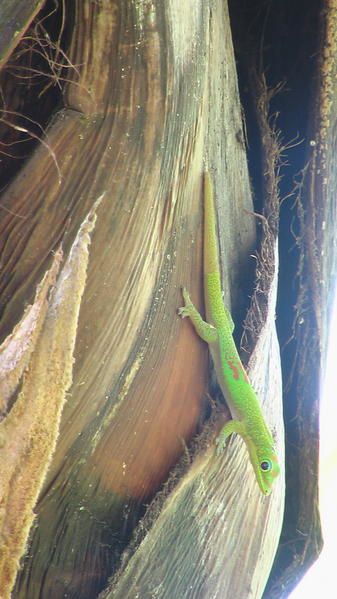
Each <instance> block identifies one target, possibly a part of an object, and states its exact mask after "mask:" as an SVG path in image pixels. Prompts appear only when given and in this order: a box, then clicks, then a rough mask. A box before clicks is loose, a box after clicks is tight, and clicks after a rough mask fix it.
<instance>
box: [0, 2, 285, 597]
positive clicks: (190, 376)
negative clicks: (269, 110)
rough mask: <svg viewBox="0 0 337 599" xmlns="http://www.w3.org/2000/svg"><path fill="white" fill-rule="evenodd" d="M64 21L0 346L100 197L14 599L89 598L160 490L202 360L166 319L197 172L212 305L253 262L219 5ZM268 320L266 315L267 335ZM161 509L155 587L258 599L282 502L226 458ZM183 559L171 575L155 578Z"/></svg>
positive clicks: (236, 450)
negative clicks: (208, 195)
mask: <svg viewBox="0 0 337 599" xmlns="http://www.w3.org/2000/svg"><path fill="white" fill-rule="evenodd" d="M74 6H75V7H76V10H75V12H74V15H73V18H74V30H73V33H72V43H71V48H70V50H69V56H70V59H71V61H72V62H73V63H74V64H78V65H82V66H81V68H80V74H81V75H80V79H76V82H71V81H70V82H69V83H68V84H67V86H66V88H65V90H64V108H63V109H62V110H61V111H59V112H58V113H57V114H56V115H55V117H54V119H53V121H52V122H51V124H50V126H49V129H48V132H47V137H46V141H47V143H48V145H49V146H50V148H52V151H53V153H54V155H55V159H56V162H55V160H54V159H53V156H52V155H51V153H50V152H48V151H47V149H46V148H45V147H39V148H38V149H37V150H36V151H35V153H34V155H33V156H32V157H31V158H30V160H29V162H27V164H26V166H25V167H24V168H23V169H22V171H21V172H20V173H19V175H18V176H17V178H16V179H15V181H14V182H13V183H12V185H11V186H10V187H9V188H8V189H7V190H6V193H5V194H4V196H3V197H2V199H1V201H2V204H3V205H4V206H5V207H6V208H8V209H10V210H11V212H14V213H17V214H19V215H20V217H21V218H15V216H13V214H10V213H8V212H6V213H4V218H3V219H2V221H1V223H0V227H1V230H0V243H1V247H0V251H1V257H2V264H3V270H2V276H1V279H0V293H1V296H0V297H1V301H2V310H3V318H2V321H1V323H0V326H1V335H2V336H4V335H5V334H8V333H9V332H10V331H11V330H12V328H13V327H14V326H15V324H16V322H17V320H18V316H19V315H21V314H22V311H23V306H24V303H25V301H27V298H28V299H29V298H30V297H31V295H32V293H33V289H34V286H35V285H36V283H37V281H38V280H39V278H40V277H41V274H42V273H43V272H44V271H45V269H46V267H47V265H48V264H49V262H50V252H51V251H52V250H53V248H55V247H56V245H57V244H58V243H59V240H60V239H61V238H62V239H64V245H65V248H69V246H70V245H71V242H72V240H73V238H74V235H75V232H76V229H77V227H78V224H79V223H80V222H81V220H83V217H84V215H85V214H86V212H87V211H88V208H89V207H90V206H91V204H92V202H93V199H94V198H96V197H98V196H99V195H100V194H102V193H103V192H105V199H104V216H103V217H101V218H99V220H98V222H97V227H96V231H95V239H94V243H93V245H92V249H91V258H90V266H89V272H88V281H87V286H86V291H85V295H84V297H83V301H82V306H81V312H80V320H79V329H78V335H77V343H76V349H75V358H76V360H75V365H74V377H73V386H72V390H71V397H70V398H69V401H68V402H67V404H66V406H65V409H64V412H63V417H62V422H61V430H60V436H59V439H58V444H57V448H56V453H55V455H54V459H53V462H52V464H51V467H50V470H49V475H48V478H47V480H46V482H45V486H44V490H43V491H42V493H41V495H40V498H39V502H38V505H37V508H36V510H37V526H36V529H35V531H34V533H33V535H32V541H31V545H30V548H29V552H28V555H27V559H26V561H25V564H24V567H23V570H22V572H20V575H19V578H18V581H17V587H16V591H15V595H14V596H15V597H16V598H22V599H23V598H25V599H36V597H38V596H41V597H44V596H48V597H50V598H51V599H56V598H61V597H63V596H64V595H65V594H66V595H67V597H71V598H74V599H75V597H81V599H85V598H86V597H88V598H90V599H92V598H93V597H95V596H97V595H98V593H99V591H100V590H102V588H103V587H104V586H105V584H106V581H107V578H108V576H109V575H110V574H111V573H112V572H113V571H114V569H115V568H116V567H117V566H118V564H119V558H120V555H121V552H122V550H123V548H124V546H125V544H126V543H127V541H128V540H129V537H130V532H131V530H132V528H133V519H136V518H137V516H138V512H139V505H140V504H141V502H143V501H149V499H150V498H151V497H152V496H153V495H154V494H155V492H156V491H157V490H158V488H159V487H160V485H161V483H162V482H163V481H165V480H166V478H167V475H168V473H169V471H170V469H171V468H172V466H173V465H174V464H175V462H176V461H177V459H178V458H179V456H180V455H181V454H182V453H183V452H184V443H185V441H186V442H188V441H189V440H190V439H191V437H192V436H193V434H194V433H195V431H196V428H197V423H198V419H199V417H200V414H201V412H202V407H203V393H204V390H205V387H206V379H207V350H206V348H205V347H204V346H203V344H202V343H201V342H199V341H198V340H197V339H196V338H195V336H194V334H193V331H192V330H191V328H190V327H189V326H185V323H181V322H180V320H179V319H178V318H177V314H176V310H177V308H178V307H179V305H180V304H181V297H180V287H181V285H183V284H184V285H186V287H188V288H189V289H190V291H191V294H193V297H194V298H196V297H199V305H202V299H201V298H202V289H201V281H202V258H201V256H202V238H201V237H202V236H201V227H200V224H201V212H202V210H201V208H202V202H201V196H200V193H201V183H202V172H203V170H204V160H206V161H207V163H208V165H209V168H211V170H212V172H213V174H214V181H215V190H216V195H217V202H218V208H219V223H220V229H221V231H222V234H221V240H220V243H221V255H222V269H223V280H224V288H225V297H226V301H227V303H228V305H229V304H230V303H231V300H232V302H233V304H234V305H235V304H236V302H237V301H238V297H239V285H241V283H242V281H243V280H244V279H245V276H246V273H247V271H248V268H247V264H248V256H249V254H250V252H251V249H252V248H253V247H254V243H255V226H254V219H252V217H251V216H249V215H246V214H245V213H244V211H243V209H244V208H245V207H246V208H248V209H251V199H250V190H249V178H248V171H247V164H246V160H245V148H244V146H243V144H242V142H241V141H240V139H242V135H240V133H242V122H241V110H240V103H239V99H238V89H237V80H236V73H235V61H234V56H233V49H232V44H231V35H230V25H229V18H228V13H227V8H226V4H224V3H223V2H222V1H220V0H215V1H214V2H211V3H210V4H208V3H205V2H201V1H198V2H196V1H195V0H193V1H192V0H188V2H184V3H182V2H181V1H178V0H172V1H171V2H170V3H165V5H164V3H162V2H160V1H159V0H158V1H156V2H145V1H144V2H139V1H138V0H137V1H136V0H130V1H128V2H124V1H120V2H118V1H112V0H103V1H102V2H99V3H93V2H89V1H83V0H82V1H78V2H76V3H74ZM70 77H71V76H70ZM60 174H61V177H60ZM273 310H274V304H273V302H272V301H271V303H270V314H271V315H272V317H273V316H274V312H273ZM270 322H271V321H270ZM268 326H269V325H268ZM273 335H274V329H273V326H272V327H271V329H270V330H269V329H268V332H267V333H266V339H267V340H268V341H267V342H266V343H267V348H269V347H272V351H271V350H269V349H268V352H269V351H271V354H269V353H267V357H268V356H269V357H270V356H271V359H272V361H273V366H274V361H275V369H276V373H278V372H279V370H278V369H279V363H278V356H277V351H276V349H275V347H276V346H275V345H274V343H275V338H274V336H273ZM271 339H272V340H273V343H272V344H271V341H270V340H271ZM269 344H271V345H269ZM263 352H265V349H263ZM261 371H262V375H261V376H263V377H265V376H266V373H265V370H264V366H263V367H261ZM251 374H253V380H254V376H255V378H256V380H257V374H256V373H255V375H254V373H253V371H252V373H251ZM268 381H269V379H268ZM277 383H279V379H278V377H277ZM268 384H269V382H267V385H268ZM262 395H264V392H263V393H262ZM270 397H272V398H273V405H274V408H273V409H272V415H271V422H275V423H277V424H275V426H277V427H281V425H280V408H279V406H280V388H278V391H277V392H276V389H274V387H273V391H272V393H271V394H270ZM275 398H276V399H275ZM274 402H275V404H274ZM280 430H281V429H280ZM215 434H216V430H214V435H215ZM248 503H249V506H250V509H249V510H247V505H248ZM168 505H169V509H165V510H164V512H163V515H162V516H161V518H164V520H163V522H164V523H165V524H164V525H163V526H162V525H161V524H160V523H159V525H158V529H157V525H156V527H155V528H154V529H153V530H154V531H155V529H156V530H157V533H156V534H157V539H158V540H159V539H162V538H164V537H165V534H166V533H165V530H166V531H167V530H168V529H167V528H165V526H169V527H170V530H171V533H170V534H174V535H175V534H177V535H178V534H179V539H181V543H180V542H179V543H168V541H169V540H170V538H172V537H170V536H167V540H166V542H167V545H166V550H167V551H168V554H167V556H166V557H167V561H166V562H165V563H166V564H168V563H169V562H170V567H168V569H167V572H166V574H165V573H164V571H163V570H162V569H161V570H160V572H161V574H162V575H163V576H164V574H165V576H166V575H167V576H168V577H169V578H172V577H173V579H172V581H171V584H172V585H173V586H174V580H175V581H176V583H177V581H178V580H180V578H181V574H183V578H184V579H185V580H186V582H187V581H190V580H192V579H193V578H196V577H197V576H198V564H199V566H200V564H201V563H203V568H202V571H201V572H200V576H201V577H202V578H203V579H204V577H205V576H206V575H208V574H209V576H210V578H209V580H208V581H206V580H204V582H203V583H202V584H199V583H198V584H197V589H198V594H197V595H196V596H198V597H207V596H209V595H208V591H209V589H210V588H214V589H215V590H216V589H217V592H218V593H220V589H221V588H222V587H223V579H224V577H226V578H227V580H228V582H227V583H226V584H227V585H229V586H228V588H229V587H230V588H231V589H232V592H233V596H235V597H238V598H239V597H240V596H242V597H245V599H246V597H248V596H249V597H253V596H254V597H257V596H259V593H260V592H261V590H262V589H263V586H264V584H265V581H266V578H267V576H268V569H269V568H270V564H271V561H272V559H273V555H274V552H275V549H276V546H277V541H278V531H279V527H280V521H281V517H282V516H281V512H282V484H280V487H279V491H278V492H277V493H275V494H274V496H273V497H272V499H271V500H270V502H269V503H265V500H263V499H262V498H261V497H260V495H259V492H258V489H257V488H256V483H255V480H254V475H253V473H252V472H250V469H249V465H248V462H247V461H246V455H245V451H244V449H243V448H242V447H241V446H240V441H238V440H235V441H234V442H233V443H231V449H230V450H229V452H228V455H226V459H225V460H224V461H223V462H221V461H220V462H219V460H215V458H214V456H213V449H212V448H210V449H209V450H208V451H206V453H205V454H204V455H202V456H201V457H200V458H199V460H198V462H197V463H196V464H195V465H193V467H192V469H191V472H189V473H188V475H187V478H186V480H183V481H182V482H181V484H180V486H179V487H178V488H177V490H176V491H175V493H174V495H172V497H171V498H169V499H168ZM208 505H209V506H210V507H209V508H208ZM208 509H209V513H208V516H207V515H205V514H206V512H207V511H208ZM184 518H185V519H186V523H185V525H184V526H182V522H183V520H184ZM243 524H245V525H243ZM228 527H229V529H230V530H232V535H229V534H228V531H227V528H228ZM179 531H180V532H179ZM183 531H184V532H185V537H184V538H182V537H181V533H182V532H183ZM213 531H214V532H215V533H216V534H214V533H213ZM163 533H165V534H164V537H163ZM151 534H153V533H150V535H149V541H148V542H149V543H150V545H148V546H150V547H151V551H150V552H149V554H148V555H147V554H146V552H145V554H142V555H143V556H144V564H145V558H146V559H147V561H146V563H147V567H148V572H149V573H150V572H151V568H152V565H151V560H149V558H150V556H153V555H154V554H153V551H154V549H155V547H156V543H155V542H154V541H153V538H152V536H151ZM177 538H178V537H177ZM208 538H209V539H210V540H212V543H209V544H208V545H207V542H206V540H207V539H208ZM189 540H190V541H189ZM234 541H235V547H236V550H235V553H233V542H234ZM250 542H252V545H249V543H250ZM248 545H249V550H248V549H247V547H248ZM191 547H193V552H195V553H193V552H191V550H190V549H191ZM204 550H205V551H206V553H204V554H203V551H204ZM176 551H177V552H178V553H176ZM182 551H183V553H184V561H182V562H181V568H182V569H181V571H180V573H179V568H178V570H174V569H172V565H173V564H175V563H177V562H176V560H177V559H178V556H180V555H181V552H182ZM196 555H197V556H199V557H198V559H199V562H198V563H197V562H196V561H195V559H194V556H196ZM238 555H239V556H240V558H239V559H238V558H237V556H238ZM243 556H244V559H245V560H246V561H245V563H246V566H247V569H246V571H245V574H246V576H245V577H243V576H242V568H241V566H240V564H241V558H243ZM262 556H263V557H262ZM135 559H137V558H136V557H135ZM204 560H206V561H204ZM137 563H139V562H137ZM132 564H135V562H134V561H133V562H132ZM196 564H197V565H196ZM153 565H154V563H153ZM133 567H134V565H132V568H133ZM142 567H143V566H142ZM139 572H140V571H139ZM139 575H141V574H139ZM121 580H122V579H121ZM121 584H124V583H122V582H121ZM179 584H183V582H181V583H179ZM173 586H171V587H170V588H173ZM120 588H122V587H120ZM144 588H145V587H144ZM146 588H147V587H146ZM180 588H181V590H182V592H187V590H186V589H187V587H186V589H185V591H184V590H183V587H180ZM163 589H164V587H163ZM242 589H244V590H242ZM247 589H251V590H250V591H249V593H250V594H247ZM240 593H241V595H240ZM242 593H243V594H242ZM121 596H122V595H121ZM143 596H145V595H143ZM159 596H162V597H164V596H165V594H164V591H162V594H159ZM166 596H168V595H166ZM181 596H184V595H183V594H182V595H181ZM214 596H216V595H214ZM218 596H219V597H220V596H221V595H218ZM222 596H223V595H222ZM124 597H125V594H124Z"/></svg>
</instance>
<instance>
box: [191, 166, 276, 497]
mask: <svg viewBox="0 0 337 599" xmlns="http://www.w3.org/2000/svg"><path fill="white" fill-rule="evenodd" d="M216 227H217V224H216V215H215V208H214V199H213V188H212V182H211V178H210V175H209V173H208V172H205V174H204V250H203V253H204V295H205V306H206V316H207V321H208V322H205V321H204V320H203V319H202V317H201V315H200V314H199V312H198V311H197V309H196V308H195V307H194V305H193V304H192V302H191V299H190V296H189V294H188V292H187V291H186V289H185V288H184V289H183V290H182V293H183V297H184V301H185V306H183V307H182V308H180V309H179V315H180V316H181V317H182V318H184V317H185V316H188V317H189V318H190V319H191V321H192V324H193V326H194V328H195V330H196V332H197V334H198V335H199V337H201V339H203V340H204V341H206V343H208V345H209V348H210V352H211V356H212V358H213V362H214V368H215V372H216V375H217V379H218V382H219V384H220V387H221V390H222V392H223V394H224V396H225V398H226V400H227V404H228V406H229V409H230V412H231V415H232V418H233V420H230V421H229V422H227V423H226V424H225V426H224V427H223V429H222V430H221V432H220V435H219V437H218V438H217V440H216V443H217V454H218V455H219V454H220V453H221V452H222V451H223V449H224V447H225V444H226V439H227V438H228V437H229V436H230V435H231V434H232V433H237V434H238V435H241V437H242V438H243V440H244V441H245V443H246V446H247V449H248V452H249V457H250V461H251V463H252V466H253V468H254V472H255V476H256V480H257V482H258V485H259V487H260V489H261V491H262V493H263V494H264V495H269V493H270V492H271V488H272V484H273V482H274V480H275V478H276V477H277V476H278V474H279V472H280V467H279V464H278V460H277V455H276V453H275V449H274V441H273V437H272V435H271V433H270V431H269V429H268V426H267V424H266V422H265V419H264V416H263V413H262V410H261V406H260V403H259V400H258V398H257V396H256V393H255V391H254V389H253V388H252V386H251V384H250V382H249V380H248V376H247V374H246V372H245V369H244V367H243V365H242V363H241V360H240V358H239V354H238V352H237V349H236V346H235V343H234V339H233V336H232V333H233V329H234V323H233V320H232V317H231V315H230V312H229V310H227V308H226V307H225V306H224V304H223V299H222V292H221V278H220V266H219V255H218V239H217V233H216Z"/></svg>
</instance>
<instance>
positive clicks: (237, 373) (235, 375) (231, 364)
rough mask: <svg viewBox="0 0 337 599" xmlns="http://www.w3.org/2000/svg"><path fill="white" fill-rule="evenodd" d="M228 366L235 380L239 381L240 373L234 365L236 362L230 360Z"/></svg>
mask: <svg viewBox="0 0 337 599" xmlns="http://www.w3.org/2000/svg"><path fill="white" fill-rule="evenodd" d="M228 366H229V368H230V369H231V371H232V373H233V378H235V380H236V381H238V380H239V378H240V373H239V370H238V368H237V366H236V365H235V364H234V362H233V361H232V360H228Z"/></svg>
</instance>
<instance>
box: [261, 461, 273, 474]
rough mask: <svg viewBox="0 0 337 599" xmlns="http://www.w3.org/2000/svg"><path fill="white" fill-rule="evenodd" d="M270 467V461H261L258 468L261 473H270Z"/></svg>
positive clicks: (271, 465)
mask: <svg viewBox="0 0 337 599" xmlns="http://www.w3.org/2000/svg"><path fill="white" fill-rule="evenodd" d="M272 467H273V464H272V463H271V461H270V460H263V462H261V463H260V468H261V470H262V471H263V472H270V471H271V469H272Z"/></svg>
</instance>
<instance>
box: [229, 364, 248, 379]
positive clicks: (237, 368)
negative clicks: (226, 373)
mask: <svg viewBox="0 0 337 599" xmlns="http://www.w3.org/2000/svg"><path fill="white" fill-rule="evenodd" d="M227 364H228V366H229V368H230V369H231V371H232V373H233V378H234V379H235V380H236V381H238V380H239V379H240V372H241V373H242V374H243V378H244V380H245V381H246V383H249V379H248V375H247V373H246V371H245V369H244V367H243V366H242V364H240V362H234V360H228V361H227Z"/></svg>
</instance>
